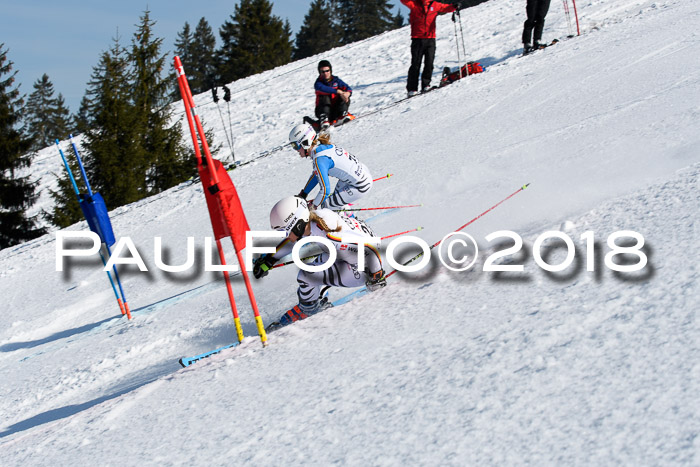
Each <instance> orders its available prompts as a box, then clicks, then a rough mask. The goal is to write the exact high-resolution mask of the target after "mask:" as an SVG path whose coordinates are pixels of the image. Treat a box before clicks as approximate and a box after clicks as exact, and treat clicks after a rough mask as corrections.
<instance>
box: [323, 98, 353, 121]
mask: <svg viewBox="0 0 700 467" xmlns="http://www.w3.org/2000/svg"><path fill="white" fill-rule="evenodd" d="M349 108H350V99H348V101H347V102H345V101H344V100H343V98H342V97H338V98H337V99H336V100H335V104H333V100H332V99H331V96H330V95H323V96H318V103H317V104H316V118H321V115H325V116H326V117H328V120H329V121H331V122H332V121H334V120H338V119H339V118H340V117H342V116H343V115H345V113H346V112H347V111H348V109H349Z"/></svg>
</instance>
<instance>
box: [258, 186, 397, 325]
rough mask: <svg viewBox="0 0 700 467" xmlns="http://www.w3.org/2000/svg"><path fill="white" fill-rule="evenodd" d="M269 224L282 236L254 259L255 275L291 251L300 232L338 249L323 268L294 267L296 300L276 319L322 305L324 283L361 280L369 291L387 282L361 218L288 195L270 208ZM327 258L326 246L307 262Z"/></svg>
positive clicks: (302, 314)
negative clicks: (313, 206)
mask: <svg viewBox="0 0 700 467" xmlns="http://www.w3.org/2000/svg"><path fill="white" fill-rule="evenodd" d="M270 227H272V228H273V229H274V230H278V231H283V232H285V235H286V238H285V239H284V240H283V241H282V242H281V243H280V244H279V245H278V246H277V249H276V251H275V253H272V254H265V255H262V256H260V257H259V258H258V259H256V260H255V263H254V267H253V275H254V276H255V278H256V279H260V278H262V277H264V276H266V275H267V274H268V272H269V270H270V269H272V266H274V264H275V263H276V262H277V261H279V260H280V259H281V258H283V257H284V256H286V255H288V254H289V253H291V251H292V248H293V247H294V244H295V243H296V242H297V240H299V239H300V238H302V237H308V236H314V237H321V238H323V239H325V240H326V241H327V242H328V243H330V245H332V247H333V248H334V249H335V251H336V253H337V257H336V260H335V261H334V262H333V264H331V265H330V267H328V268H327V269H325V270H323V271H317V272H309V271H305V270H303V269H302V270H300V271H299V274H298V275H297V283H298V285H299V287H298V289H297V297H298V299H299V303H298V305H296V306H294V307H292V309H290V310H289V311H287V312H286V313H285V314H284V315H283V316H282V317H281V319H280V320H279V323H280V324H282V325H285V324H289V323H291V322H293V321H297V320H299V319H304V318H306V317H307V316H310V315H312V314H314V313H316V312H318V311H319V310H321V309H322V307H323V305H324V303H323V302H322V300H321V294H322V288H323V289H324V290H325V286H332V287H361V286H363V285H364V286H366V287H367V289H368V290H369V291H374V290H377V289H379V288H381V287H384V286H386V279H385V275H384V269H383V268H382V259H381V256H380V254H379V251H378V249H377V248H378V246H377V245H374V244H372V243H371V242H368V241H367V238H368V237H373V236H374V234H373V233H372V230H371V229H370V228H369V226H367V225H366V224H364V223H363V222H362V221H360V220H357V219H352V218H348V217H345V216H339V215H338V214H337V213H335V212H333V211H331V210H330V209H323V208H321V209H317V210H315V211H310V210H309V208H308V205H307V203H306V201H304V200H303V199H301V198H298V197H296V196H290V197H288V198H284V199H282V200H280V201H279V202H277V204H275V206H274V207H273V208H272V211H271V212H270ZM358 252H361V254H362V256H363V258H364V268H363V269H362V270H361V269H360V267H359V254H358ZM328 259H329V252H327V251H324V252H323V253H321V254H320V255H319V256H317V257H316V259H315V260H314V261H313V262H312V263H310V265H312V266H317V265H321V264H325V263H326V262H327V261H328Z"/></svg>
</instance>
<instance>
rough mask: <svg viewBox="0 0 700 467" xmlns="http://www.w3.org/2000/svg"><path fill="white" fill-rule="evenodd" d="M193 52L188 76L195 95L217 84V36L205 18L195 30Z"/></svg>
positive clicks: (188, 67) (188, 66)
mask: <svg viewBox="0 0 700 467" xmlns="http://www.w3.org/2000/svg"><path fill="white" fill-rule="evenodd" d="M191 53H192V55H191V57H192V60H191V62H192V63H191V64H190V65H187V78H188V80H189V83H190V90H191V91H192V94H193V95H194V94H199V93H201V92H204V91H208V90H209V89H211V88H213V87H214V85H215V84H216V37H215V36H214V33H213V32H212V29H211V26H209V23H208V22H207V20H206V19H204V18H201V19H200V20H199V23H197V28H196V29H195V31H194V36H193V37H192V49H191ZM183 63H184V62H183Z"/></svg>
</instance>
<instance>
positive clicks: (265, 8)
mask: <svg viewBox="0 0 700 467" xmlns="http://www.w3.org/2000/svg"><path fill="white" fill-rule="evenodd" d="M219 35H220V36H221V41H222V45H221V48H220V49H219V50H218V51H217V62H218V66H219V70H218V71H219V79H220V81H221V82H222V83H228V82H231V81H234V80H236V79H239V78H244V77H246V76H250V75H253V74H256V73H260V72H262V71H265V70H270V69H272V68H274V67H276V66H280V65H284V64H285V63H289V62H290V61H291V57H292V41H291V39H290V36H291V28H290V26H289V22H288V21H285V22H282V20H281V19H280V18H279V17H277V16H273V15H272V4H271V3H270V2H269V1H268V0H241V2H240V3H239V4H238V5H236V7H235V9H234V14H233V15H232V16H231V17H230V20H227V21H225V22H224V24H223V25H221V28H220V29H219Z"/></svg>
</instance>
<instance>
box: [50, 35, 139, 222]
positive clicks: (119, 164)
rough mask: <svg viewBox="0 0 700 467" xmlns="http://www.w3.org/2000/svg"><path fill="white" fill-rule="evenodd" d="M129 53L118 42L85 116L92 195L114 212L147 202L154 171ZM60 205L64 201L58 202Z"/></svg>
mask: <svg viewBox="0 0 700 467" xmlns="http://www.w3.org/2000/svg"><path fill="white" fill-rule="evenodd" d="M132 82H133V80H132V77H131V73H130V70H129V62H128V61H127V54H126V50H125V49H124V48H123V47H122V46H121V44H120V43H119V37H116V38H115V39H114V43H113V45H112V47H111V48H110V49H109V50H108V51H106V52H103V53H102V55H101V57H100V61H99V63H98V64H97V65H96V66H95V67H94V68H93V73H92V76H91V80H90V82H89V83H88V89H87V92H86V99H84V103H85V104H86V106H85V111H86V114H87V115H89V127H88V128H87V130H86V131H85V133H84V137H83V141H82V146H83V147H82V148H81V156H82V158H83V162H84V165H85V169H86V171H87V173H88V177H89V178H90V183H91V185H92V188H93V190H95V191H99V192H100V193H101V194H102V196H103V197H104V199H105V202H106V204H107V207H108V208H110V209H112V208H115V207H117V206H121V205H123V204H127V203H131V202H134V201H137V200H139V199H141V198H142V197H144V196H146V194H147V189H146V180H145V174H146V172H147V171H148V168H149V163H148V162H149V161H148V160H147V157H146V154H145V150H144V148H143V144H142V138H143V136H142V131H141V130H142V129H141V128H139V124H140V121H139V116H140V114H142V113H143V112H141V113H140V114H139V113H138V112H137V109H136V108H135V106H134V104H133V103H132V102H133V101H132V97H133V96H134V94H135V92H136V89H134V88H133V85H132ZM56 201H57V202H59V200H56Z"/></svg>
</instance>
